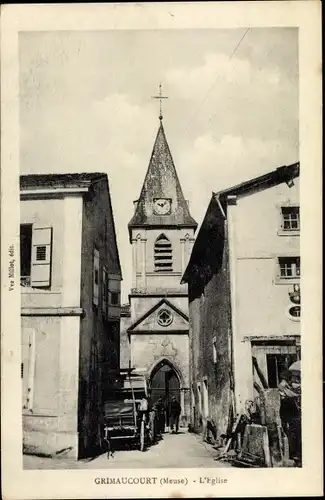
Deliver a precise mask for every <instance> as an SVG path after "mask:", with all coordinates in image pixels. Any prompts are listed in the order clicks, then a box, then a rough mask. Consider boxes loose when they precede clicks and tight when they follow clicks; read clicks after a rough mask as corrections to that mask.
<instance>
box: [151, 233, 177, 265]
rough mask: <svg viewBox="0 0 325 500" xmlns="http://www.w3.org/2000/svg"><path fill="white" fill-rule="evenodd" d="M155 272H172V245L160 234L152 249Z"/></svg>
mask: <svg viewBox="0 0 325 500" xmlns="http://www.w3.org/2000/svg"><path fill="white" fill-rule="evenodd" d="M154 261H155V271H156V272H164V271H169V272H170V271H172V270H173V268H172V244H171V243H170V241H169V239H168V238H167V237H166V236H165V235H164V234H161V235H160V236H158V238H157V239H156V242H155V248H154Z"/></svg>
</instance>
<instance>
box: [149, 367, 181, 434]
mask: <svg viewBox="0 0 325 500" xmlns="http://www.w3.org/2000/svg"><path fill="white" fill-rule="evenodd" d="M150 387H151V400H152V403H153V404H154V403H155V402H156V401H157V399H159V398H162V400H163V402H164V406H165V410H166V423H167V425H168V421H169V413H170V403H171V400H172V398H173V396H175V398H176V399H177V401H178V402H179V403H181V391H180V380H179V377H178V375H177V372H176V370H175V368H174V367H173V365H172V363H170V362H169V361H168V360H163V361H160V362H159V363H158V364H157V365H156V367H155V368H154V369H153V371H152V373H151V377H150Z"/></svg>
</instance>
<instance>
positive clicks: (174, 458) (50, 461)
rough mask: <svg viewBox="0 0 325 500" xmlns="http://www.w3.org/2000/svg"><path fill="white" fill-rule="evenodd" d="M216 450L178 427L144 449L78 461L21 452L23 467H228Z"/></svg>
mask: <svg viewBox="0 0 325 500" xmlns="http://www.w3.org/2000/svg"><path fill="white" fill-rule="evenodd" d="M216 454H217V453H216V451H215V450H214V449H213V448H212V446H210V445H208V444H206V443H203V442H202V440H201V437H200V436H198V435H195V434H190V433H188V432H187V430H186V431H185V430H183V429H181V430H180V431H179V433H178V434H176V435H175V434H169V433H165V434H164V437H163V440H161V441H159V442H158V443H157V444H155V445H154V446H151V447H150V448H148V449H147V451H145V452H140V451H139V450H137V449H131V450H127V449H121V450H117V451H116V452H115V453H114V456H113V457H110V458H109V459H107V455H106V454H102V455H100V456H98V457H96V458H94V459H86V460H79V461H78V462H76V461H74V460H71V459H65V458H55V459H54V458H42V457H36V456H32V455H24V469H128V468H130V469H137V468H138V469H150V468H195V467H199V468H201V467H202V468H214V467H230V465H229V464H227V463H224V462H218V461H215V460H214V459H213V458H214V457H215V456H216Z"/></svg>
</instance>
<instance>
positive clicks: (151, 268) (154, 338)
mask: <svg viewBox="0 0 325 500" xmlns="http://www.w3.org/2000/svg"><path fill="white" fill-rule="evenodd" d="M134 205H135V206H134V214H133V217H132V218H131V220H130V222H129V225H128V229H129V235H130V243H131V245H132V262H133V280H132V281H133V284H132V289H131V293H130V318H129V319H128V321H127V323H128V327H127V328H126V331H127V338H128V342H129V353H130V360H129V362H130V365H131V367H132V368H134V369H135V371H138V372H142V373H144V374H145V376H146V377H147V380H148V381H149V385H150V387H151V396H152V399H153V401H155V400H156V399H158V397H162V398H163V399H164V400H165V402H166V405H167V407H168V405H169V402H170V400H171V397H172V396H176V398H177V399H178V400H179V402H180V403H181V407H182V418H181V421H182V423H183V425H187V423H188V421H189V411H190V410H189V407H190V400H189V398H190V396H189V325H188V295H187V285H186V284H181V283H180V282H181V278H182V275H183V272H184V271H185V268H186V266H187V263H188V259H189V256H190V253H191V249H192V245H193V242H194V232H195V230H196V227H197V223H196V222H195V220H194V219H193V217H192V216H191V214H190V211H189V206H188V202H187V201H186V200H185V198H184V194H183V191H182V188H181V185H180V182H179V179H178V176H177V172H176V169H175V165H174V162H173V158H172V155H171V152H170V149H169V146H168V143H167V139H166V134H165V131H164V127H163V123H162V114H161V112H160V116H159V127H158V132H157V136H156V140H155V143H154V146H153V151H152V154H151V158H150V161H149V166H148V170H147V173H146V176H145V179H144V183H143V186H142V189H141V193H140V197H139V199H138V200H137V201H136V202H134ZM125 319H126V318H125Z"/></svg>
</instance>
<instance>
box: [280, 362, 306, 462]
mask: <svg viewBox="0 0 325 500" xmlns="http://www.w3.org/2000/svg"><path fill="white" fill-rule="evenodd" d="M299 378H300V377H298V376H297V375H296V374H294V373H291V372H290V371H286V372H284V373H282V374H281V382H280V384H279V392H280V401H281V403H280V418H281V423H282V428H283V430H284V432H285V434H286V435H287V438H288V444H289V458H291V459H292V460H294V462H295V464H296V466H297V467H301V462H302V458H301V405H300V398H301V386H300V380H299Z"/></svg>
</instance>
